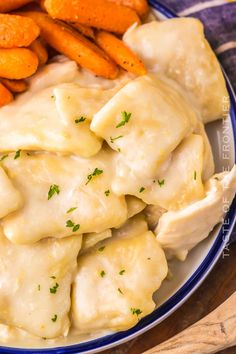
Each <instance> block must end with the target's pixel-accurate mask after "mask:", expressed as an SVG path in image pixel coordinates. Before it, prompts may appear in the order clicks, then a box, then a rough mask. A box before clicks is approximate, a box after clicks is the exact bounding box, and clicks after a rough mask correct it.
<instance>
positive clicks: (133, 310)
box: [130, 307, 143, 316]
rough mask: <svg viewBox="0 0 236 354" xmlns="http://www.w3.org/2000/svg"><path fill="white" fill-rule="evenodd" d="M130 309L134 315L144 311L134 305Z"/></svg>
mask: <svg viewBox="0 0 236 354" xmlns="http://www.w3.org/2000/svg"><path fill="white" fill-rule="evenodd" d="M130 311H131V312H132V314H133V315H137V316H138V315H141V313H142V312H143V311H141V310H140V309H136V308H133V307H131V309H130Z"/></svg>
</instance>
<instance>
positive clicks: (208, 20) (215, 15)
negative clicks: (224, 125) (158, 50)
mask: <svg viewBox="0 0 236 354" xmlns="http://www.w3.org/2000/svg"><path fill="white" fill-rule="evenodd" d="M160 2H161V3H162V4H163V5H165V6H167V7H168V8H169V9H170V10H172V11H173V12H175V13H176V14H177V15H178V16H189V17H196V18H198V19H199V20H201V21H202V22H203V24H204V27H205V34H206V37H207V39H208V41H209V42H210V44H211V47H212V48H213V50H214V51H215V53H216V55H217V57H218V59H219V61H220V62H221V64H222V66H223V68H224V69H225V72H226V73H227V75H228V77H229V78H230V80H231V83H232V86H233V88H234V91H235V92H236V0H234V1H232V0H231V1H230V0H229V1H227V0H181V1H179V0H162V1H160ZM231 240H232V241H236V227H235V228H234V231H233V233H232V237H231Z"/></svg>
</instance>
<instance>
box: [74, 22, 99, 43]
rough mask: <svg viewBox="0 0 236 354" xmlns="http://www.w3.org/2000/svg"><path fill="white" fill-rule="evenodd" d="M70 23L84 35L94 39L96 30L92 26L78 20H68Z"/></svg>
mask: <svg viewBox="0 0 236 354" xmlns="http://www.w3.org/2000/svg"><path fill="white" fill-rule="evenodd" d="M68 24H69V25H70V26H72V27H73V28H75V29H76V30H78V31H79V32H80V33H81V34H82V35H83V36H85V37H88V38H92V39H94V30H93V29H92V28H91V27H89V26H85V25H81V23H78V22H76V21H72V22H68Z"/></svg>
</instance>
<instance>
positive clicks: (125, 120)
mask: <svg viewBox="0 0 236 354" xmlns="http://www.w3.org/2000/svg"><path fill="white" fill-rule="evenodd" d="M131 115H132V113H127V112H126V111H124V112H121V116H122V120H121V121H120V123H118V124H117V126H116V128H120V127H123V125H125V124H126V123H128V122H129V120H130V118H131Z"/></svg>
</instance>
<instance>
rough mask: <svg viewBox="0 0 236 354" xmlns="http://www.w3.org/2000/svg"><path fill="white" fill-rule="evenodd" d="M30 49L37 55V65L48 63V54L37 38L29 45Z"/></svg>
mask: <svg viewBox="0 0 236 354" xmlns="http://www.w3.org/2000/svg"><path fill="white" fill-rule="evenodd" d="M30 49H31V50H32V51H33V52H34V53H35V54H36V55H37V57H38V59H39V65H44V64H46V62H47V61H48V52H47V49H46V48H45V46H44V45H43V43H42V41H41V40H40V39H39V38H38V39H36V40H35V41H33V43H31V45H30Z"/></svg>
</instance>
